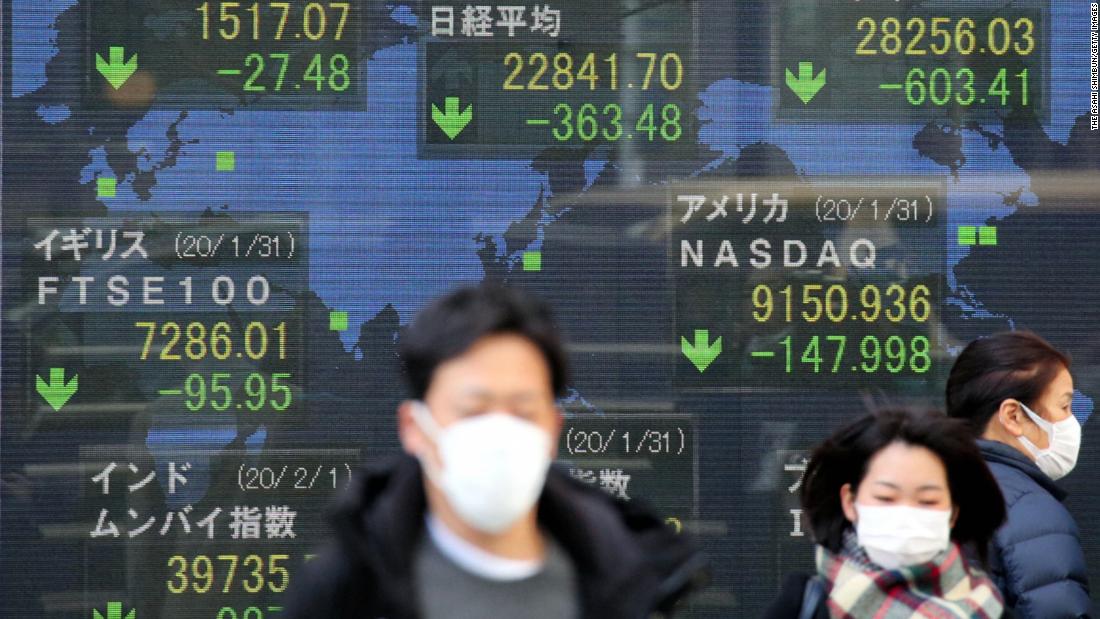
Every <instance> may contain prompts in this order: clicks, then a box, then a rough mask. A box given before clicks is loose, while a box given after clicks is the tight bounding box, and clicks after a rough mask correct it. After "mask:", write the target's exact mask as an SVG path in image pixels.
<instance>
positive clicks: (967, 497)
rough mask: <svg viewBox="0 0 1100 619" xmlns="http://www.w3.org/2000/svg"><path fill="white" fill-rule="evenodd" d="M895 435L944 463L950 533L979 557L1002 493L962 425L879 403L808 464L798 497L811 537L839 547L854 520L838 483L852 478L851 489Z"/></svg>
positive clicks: (998, 519) (1000, 516)
mask: <svg viewBox="0 0 1100 619" xmlns="http://www.w3.org/2000/svg"><path fill="white" fill-rule="evenodd" d="M899 442H900V443H904V444H906V445H913V446H921V447H925V448H927V449H929V450H931V451H932V453H934V454H936V455H937V456H938V457H939V459H940V461H942V462H943V466H944V469H946V471H947V486H948V490H949V491H950V493H951V503H952V506H953V507H955V508H957V509H958V518H957V520H956V521H955V526H954V527H953V528H952V529H951V539H953V540H955V541H956V542H957V543H959V544H960V545H961V546H963V547H969V548H972V549H973V550H974V551H975V552H976V553H977V556H978V558H979V559H980V560H981V561H982V562H983V563H984V562H985V561H986V559H987V556H988V551H989V541H990V539H991V538H992V537H993V533H994V531H996V530H997V527H999V526H1000V525H1001V523H1002V522H1004V519H1005V503H1004V498H1003V496H1002V495H1001V490H1000V487H998V486H997V481H996V480H995V479H994V478H993V474H992V473H990V472H989V468H988V467H987V466H986V464H985V462H984V461H983V460H982V456H981V452H980V451H979V450H978V446H977V444H976V443H975V442H974V439H973V438H972V437H971V435H970V433H969V432H968V431H967V429H966V427H965V424H964V423H963V422H962V421H959V420H957V419H951V418H950V417H947V416H946V415H944V414H943V413H942V412H939V411H928V412H920V413H918V412H914V411H909V410H901V409H897V410H895V409H887V410H880V411H877V412H874V413H870V414H867V415H864V416H862V417H860V418H859V419H856V420H855V421H853V422H851V423H849V424H848V425H846V426H844V427H843V428H841V429H840V430H838V431H837V432H836V433H835V434H833V435H832V436H830V437H829V438H828V439H826V440H825V442H823V443H822V444H821V445H820V446H818V447H817V449H816V450H815V451H814V452H813V455H812V456H811V457H810V462H809V464H808V466H807V467H806V475H805V477H804V478H803V483H802V497H801V498H802V508H803V509H804V510H805V513H806V517H807V518H808V519H809V522H810V529H811V530H812V531H813V535H814V539H815V541H816V542H817V543H818V544H821V545H822V546H824V547H825V548H828V549H829V550H830V551H832V552H834V553H837V552H840V550H841V546H842V542H843V539H844V532H845V530H846V529H848V528H849V527H850V526H852V525H851V523H850V522H849V521H848V519H847V517H846V516H845V515H844V509H843V507H842V504H841V500H840V489H841V487H843V486H844V484H851V488H852V493H853V494H855V493H856V492H857V491H858V489H859V484H860V482H862V481H863V478H864V476H865V475H866V474H867V467H868V464H869V463H870V461H871V459H872V458H873V457H874V455H875V454H877V453H878V452H879V451H881V450H882V449H884V448H886V447H888V446H889V445H891V444H893V443H899Z"/></svg>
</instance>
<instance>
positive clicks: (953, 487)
mask: <svg viewBox="0 0 1100 619" xmlns="http://www.w3.org/2000/svg"><path fill="white" fill-rule="evenodd" d="M802 506H803V508H804V510H805V514H806V516H807V518H808V519H809V523H810V528H811V530H812V531H813V536H814V541H815V542H816V543H817V544H818V545H817V575H816V576H813V577H810V576H809V575H806V574H791V575H788V576H787V578H786V579H785V580H784V582H783V587H782V591H781V593H780V595H779V597H778V598H777V599H776V601H775V602H773V603H772V606H771V608H769V609H768V612H767V613H766V614H765V617H766V618H768V619H785V618H788V617H789V618H791V619H795V618H798V619H802V618H807V619H809V618H814V619H825V618H834V619H836V618H844V619H847V618H852V619H903V618H905V619H908V618H909V617H914V618H916V617H921V618H926V617H960V618H961V617H974V618H983V619H984V618H989V619H996V618H997V617H1001V616H1002V614H1003V601H1002V598H1001V595H1000V593H999V592H998V591H997V589H996V587H995V586H994V585H993V581H992V580H991V579H990V578H989V577H988V576H986V575H985V573H984V572H982V570H981V569H979V567H978V566H976V565H974V563H973V562H972V561H971V560H970V559H969V558H968V557H967V556H965V555H964V553H963V552H962V549H961V547H963V546H969V547H971V548H973V549H975V551H976V554H977V555H978V556H979V557H984V555H985V553H986V550H987V547H988V544H989V540H990V538H991V537H992V536H993V532H994V531H995V530H996V528H997V527H998V526H999V525H1000V524H1001V522H1002V521H1003V520H1004V506H1003V500H1002V499H1001V494H1000V492H999V491H998V490H997V483H996V481H994V479H993V477H992V476H991V475H990V473H989V469H987V468H986V466H985V463H983V462H982V458H981V455H980V453H979V452H978V448H977V446H976V445H975V444H974V441H973V439H972V438H971V437H970V436H969V435H968V434H967V432H966V429H965V427H964V425H963V424H962V423H961V422H958V421H955V420H952V419H949V418H947V417H946V416H944V415H943V414H942V413H922V414H915V413H910V412H906V411H881V412H878V413H874V414H870V415H866V416H864V417H861V418H860V419H858V420H856V421H855V422H853V423H851V424H849V425H848V426H846V427H844V428H843V429H841V430H840V431H838V432H837V433H836V434H834V435H833V436H831V437H830V438H828V439H827V440H826V441H825V442H824V443H822V444H821V446H819V447H818V448H817V449H816V450H815V451H814V453H813V455H812V456H811V458H810V463H809V466H808V467H807V469H806V475H805V477H804V478H803V486H802Z"/></svg>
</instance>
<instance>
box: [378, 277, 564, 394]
mask: <svg viewBox="0 0 1100 619" xmlns="http://www.w3.org/2000/svg"><path fill="white" fill-rule="evenodd" d="M501 333H512V334H515V335H519V336H521V337H523V338H526V339H527V340H529V341H530V342H531V343H532V344H534V345H535V346H537V347H538V349H539V350H540V351H541V352H542V355H543V357H545V359H546V365H547V367H549V369H550V381H551V386H552V389H553V391H554V395H556V396H559V397H560V396H561V395H563V394H564V392H565V387H566V382H567V381H568V377H567V371H566V361H565V351H564V349H563V348H562V344H561V340H560V339H559V337H558V331H557V328H556V327H555V325H554V320H553V318H552V317H551V315H550V311H549V309H548V308H547V307H546V305H544V304H543V303H541V302H540V301H538V300H537V299H535V298H534V297H532V296H530V295H528V294H525V293H522V292H520V291H519V290H516V289H514V288H507V287H504V286H497V285H489V284H485V285H481V286H474V287H469V288H461V289H459V290H456V291H454V292H451V293H449V294H447V295H446V296H444V297H441V298H439V299H437V300H435V301H433V302H432V303H430V304H429V305H428V306H427V307H425V308H424V309H423V310H421V311H420V312H419V313H418V314H417V315H416V317H415V318H413V321H412V323H411V324H410V325H409V326H408V328H406V329H405V330H404V331H403V332H402V334H401V340H400V342H399V343H398V354H399V355H400V357H401V364H402V367H403V369H404V371H405V377H406V380H407V381H408V383H409V388H410V390H411V392H412V393H411V395H412V397H414V398H417V399H423V398H424V394H425V393H427V391H428V387H429V385H430V384H431V381H432V375H433V373H434V372H435V369H436V368H437V367H439V365H440V364H442V363H443V362H445V361H448V360H450V359H453V358H455V357H458V356H461V355H462V354H463V353H465V352H466V351H467V350H469V348H470V347H471V346H473V345H474V343H475V342H477V341H478V340H480V339H481V338H483V337H486V336H489V335H496V334H501Z"/></svg>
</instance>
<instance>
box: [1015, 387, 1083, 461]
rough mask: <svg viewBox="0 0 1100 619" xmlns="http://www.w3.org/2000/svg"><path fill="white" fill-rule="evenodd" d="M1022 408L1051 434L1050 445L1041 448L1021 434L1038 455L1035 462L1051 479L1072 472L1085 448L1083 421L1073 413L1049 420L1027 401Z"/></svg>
mask: <svg viewBox="0 0 1100 619" xmlns="http://www.w3.org/2000/svg"><path fill="white" fill-rule="evenodd" d="M1020 408H1022V409H1023V410H1024V412H1025V413H1027V416H1028V417H1030V418H1031V420H1032V421H1034V422H1035V425H1037V426H1039V429H1040V430H1042V431H1043V432H1044V433H1045V434H1046V435H1047V445H1048V447H1047V448H1046V449H1039V447H1038V446H1037V445H1036V444H1035V443H1033V442H1031V440H1030V439H1028V438H1027V437H1026V436H1023V435H1021V436H1020V438H1019V440H1020V444H1021V445H1023V446H1024V449H1026V450H1027V451H1028V452H1029V453H1030V454H1031V456H1032V457H1033V458H1035V465H1036V466H1038V467H1039V470H1040V471H1042V472H1044V473H1046V475H1047V476H1048V477H1050V478H1051V479H1061V478H1062V477H1065V476H1066V475H1068V474H1069V472H1070V471H1072V470H1073V467H1075V466H1077V454H1078V453H1079V452H1080V451H1081V423H1080V422H1078V421H1077V418H1076V417H1074V416H1073V415H1070V416H1069V417H1066V418H1065V419H1063V420H1061V421H1056V422H1050V421H1047V420H1046V419H1043V418H1042V417H1040V416H1039V415H1038V414H1036V413H1035V411H1033V410H1031V409H1030V408H1028V407H1027V405H1026V404H1024V403H1023V402H1020Z"/></svg>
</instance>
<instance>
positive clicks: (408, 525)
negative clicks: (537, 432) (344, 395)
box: [285, 456, 705, 619]
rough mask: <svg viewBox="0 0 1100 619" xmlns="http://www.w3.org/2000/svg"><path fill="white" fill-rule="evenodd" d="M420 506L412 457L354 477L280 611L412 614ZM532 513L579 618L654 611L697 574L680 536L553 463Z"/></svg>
mask: <svg viewBox="0 0 1100 619" xmlns="http://www.w3.org/2000/svg"><path fill="white" fill-rule="evenodd" d="M425 510H426V500H425V497H424V488H423V482H422V481H421V472H420V465H419V463H418V462H417V461H416V459H414V458H412V457H409V456H401V457H400V458H398V459H397V460H396V461H394V462H391V463H389V464H387V465H384V466H382V467H378V468H374V469H368V470H366V471H364V472H362V473H361V474H359V475H357V476H356V477H355V479H354V480H353V481H352V483H351V486H350V487H349V488H348V490H347V492H346V493H345V494H344V495H343V496H342V497H341V499H340V501H339V502H338V503H337V505H336V507H335V509H334V510H333V513H332V523H333V526H334V529H335V532H336V536H335V540H334V542H333V543H332V544H331V545H330V546H329V547H328V548H327V549H326V550H325V551H324V552H322V553H321V555H320V556H318V557H317V558H316V559H315V560H313V561H311V562H310V563H309V564H307V566H306V569H305V571H304V572H303V577H301V578H298V579H296V582H295V585H294V588H293V589H292V592H291V595H290V599H289V601H288V604H287V610H286V613H285V616H286V617H288V619H304V618H306V617H309V618H311V619H313V618H331V619H353V618H354V619H380V618H385V619H415V618H416V617H418V611H417V595H416V585H415V583H414V582H413V573H414V570H413V563H414V560H415V555H416V547H417V544H419V543H420V542H421V541H422V539H425V537H424V515H425ZM538 518H539V524H540V526H541V527H542V529H543V530H544V531H546V532H547V533H548V534H550V535H552V536H553V537H554V539H555V540H556V541H557V542H558V543H559V544H561V546H562V547H563V548H564V549H565V550H566V552H567V553H568V554H569V556H570V558H571V559H572V561H573V565H574V567H575V569H576V573H577V580H578V582H577V585H578V589H579V591H580V596H581V599H580V608H581V612H582V615H581V616H582V617H583V618H584V619H596V618H599V619H641V618H647V617H652V616H654V615H655V614H657V616H660V614H663V613H668V612H669V611H670V610H671V609H672V607H673V605H674V604H675V603H676V602H677V601H678V600H679V599H680V598H681V597H683V596H684V595H685V594H686V593H687V592H688V590H690V589H691V588H693V587H694V586H697V585H699V584H701V582H702V580H703V578H704V571H705V570H704V568H705V560H704V559H703V557H702V555H701V554H699V553H698V552H697V551H696V550H695V549H694V548H693V547H692V545H691V544H690V543H689V542H688V540H687V539H686V538H685V537H684V536H682V535H677V534H676V533H675V532H674V531H673V530H672V529H671V528H670V527H668V526H666V525H665V524H664V523H662V522H661V521H660V520H658V519H656V518H654V517H653V516H651V515H649V514H647V513H645V512H643V511H642V510H641V509H640V508H638V507H637V506H635V505H633V504H632V503H630V502H625V501H614V500H612V499H611V498H609V497H608V496H607V495H606V494H604V493H603V492H601V491H600V490H597V489H594V488H589V487H588V486H586V485H585V484H583V483H581V482H578V481H576V480H573V479H572V478H570V476H569V475H567V474H566V473H564V472H563V471H561V470H559V469H558V468H557V467H551V469H550V473H549V475H548V476H547V479H546V486H545V488H544V489H543V492H542V496H541V497H540V499H539V507H538ZM498 619H507V618H498Z"/></svg>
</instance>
